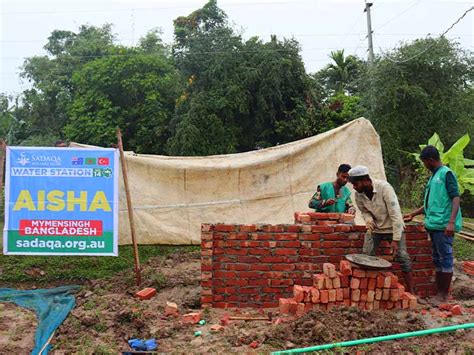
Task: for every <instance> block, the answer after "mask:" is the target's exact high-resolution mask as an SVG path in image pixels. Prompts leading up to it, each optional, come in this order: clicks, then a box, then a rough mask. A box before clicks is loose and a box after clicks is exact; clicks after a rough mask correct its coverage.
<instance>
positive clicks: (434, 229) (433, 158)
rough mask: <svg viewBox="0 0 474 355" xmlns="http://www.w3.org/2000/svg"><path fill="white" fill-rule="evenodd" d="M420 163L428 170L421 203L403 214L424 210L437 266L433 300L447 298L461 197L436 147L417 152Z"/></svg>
mask: <svg viewBox="0 0 474 355" xmlns="http://www.w3.org/2000/svg"><path fill="white" fill-rule="evenodd" d="M420 159H421V161H422V162H423V165H424V166H425V167H426V168H427V169H428V170H430V171H431V177H430V179H429V180H428V184H427V186H426V189H425V198H424V206H423V207H420V208H419V209H417V210H415V211H413V212H411V213H408V214H406V215H405V216H404V219H405V221H411V220H412V219H413V217H414V216H417V215H419V214H423V213H424V214H425V228H426V230H427V231H428V233H429V235H430V238H431V247H432V255H433V263H434V264H435V268H436V289H437V294H436V297H435V299H434V301H435V303H440V302H446V301H447V299H448V294H449V287H450V285H451V279H452V277H453V271H454V257H453V239H454V232H458V231H460V230H461V228H462V216H461V209H460V207H459V205H460V202H461V199H460V195H459V188H458V182H457V178H456V175H455V174H454V172H453V171H452V170H451V169H449V168H448V167H447V166H444V165H443V163H442V162H441V159H440V155H439V152H438V150H437V149H436V148H435V147H433V146H431V145H428V146H426V147H425V148H424V149H423V150H422V151H421V154H420Z"/></svg>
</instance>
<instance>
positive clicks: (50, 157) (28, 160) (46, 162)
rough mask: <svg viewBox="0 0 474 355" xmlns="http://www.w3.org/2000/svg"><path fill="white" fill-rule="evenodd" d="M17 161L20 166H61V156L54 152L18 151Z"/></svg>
mask: <svg viewBox="0 0 474 355" xmlns="http://www.w3.org/2000/svg"><path fill="white" fill-rule="evenodd" d="M17 163H18V164H19V165H21V166H26V165H28V166H61V157H60V156H58V155H54V154H29V155H27V154H26V153H25V152H22V153H20V157H19V158H17Z"/></svg>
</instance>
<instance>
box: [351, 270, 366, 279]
mask: <svg viewBox="0 0 474 355" xmlns="http://www.w3.org/2000/svg"><path fill="white" fill-rule="evenodd" d="M352 276H354V277H358V278H359V279H362V278H364V277H367V274H366V272H365V270H362V269H359V268H354V269H352Z"/></svg>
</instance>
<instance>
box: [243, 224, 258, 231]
mask: <svg viewBox="0 0 474 355" xmlns="http://www.w3.org/2000/svg"><path fill="white" fill-rule="evenodd" d="M240 231H241V232H256V231H257V226H256V225H255V224H244V225H241V226H240Z"/></svg>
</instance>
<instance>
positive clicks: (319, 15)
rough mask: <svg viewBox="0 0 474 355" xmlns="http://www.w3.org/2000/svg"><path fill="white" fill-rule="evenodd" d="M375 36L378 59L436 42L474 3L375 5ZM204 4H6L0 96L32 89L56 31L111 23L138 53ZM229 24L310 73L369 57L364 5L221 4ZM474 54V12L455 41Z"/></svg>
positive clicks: (455, 32)
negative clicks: (343, 57) (279, 47)
mask: <svg viewBox="0 0 474 355" xmlns="http://www.w3.org/2000/svg"><path fill="white" fill-rule="evenodd" d="M373 2H374V5H373V6H372V28H373V31H374V49H375V52H376V53H380V52H381V51H385V50H387V49H390V48H393V47H394V46H396V45H397V44H398V43H399V42H401V41H410V40H413V39H415V38H420V37H425V36H426V35H427V34H431V35H433V36H435V35H438V34H440V33H441V32H443V31H444V30H446V29H447V28H448V27H449V26H450V25H451V24H452V23H453V22H455V21H456V19H457V18H458V17H460V16H461V15H462V14H463V13H464V11H466V10H467V9H469V8H470V7H471V6H472V5H473V4H474V2H473V1H467V0H453V1H448V0H375V1H373ZM205 3H206V1H205V0H189V1H185V0H181V1H180V0H178V1H172V0H81V1H78V0H0V4H1V6H0V12H1V32H0V41H1V46H0V58H1V59H0V60H1V67H0V78H1V79H0V92H5V93H8V94H14V93H19V92H21V91H22V90H24V89H25V88H27V87H29V85H28V83H27V82H24V81H22V80H21V79H20V78H19V75H18V74H19V72H20V67H21V65H22V64H23V61H24V58H25V57H30V56H34V55H44V54H45V51H44V50H43V46H44V45H45V43H46V40H47V37H48V36H49V34H50V33H51V31H53V30H55V29H61V30H70V31H77V29H78V27H79V26H80V25H82V24H90V25H96V26H100V25H103V24H105V23H111V24H112V25H113V30H114V32H115V34H116V37H117V42H118V43H121V44H124V45H133V44H136V43H137V40H138V39H139V38H140V37H141V36H143V35H144V34H145V33H146V32H147V31H149V30H150V29H152V28H155V27H159V28H161V29H162V31H163V39H164V41H165V42H168V43H170V42H171V41H172V39H173V19H175V18H176V17H178V16H182V15H187V14H189V13H190V12H192V11H193V10H195V9H197V8H199V7H201V6H202V5H204V4H205ZM218 5H219V6H220V7H221V8H222V9H224V11H225V12H226V13H227V15H228V17H229V21H230V22H231V23H232V24H233V25H234V26H235V28H236V29H237V30H238V31H239V32H242V33H243V36H244V37H245V38H248V37H251V36H259V37H261V38H263V39H264V40H268V39H269V38H270V35H271V34H277V35H279V36H284V37H292V36H293V37H295V38H296V39H297V40H298V41H299V42H300V44H301V47H302V52H301V54H302V57H303V60H304V62H305V65H306V69H307V71H308V72H314V71H317V70H318V69H320V68H322V67H323V66H324V65H326V64H327V63H328V61H329V60H328V54H329V53H330V52H331V51H332V50H335V49H341V48H344V49H345V52H346V54H357V55H359V56H361V57H366V55H367V39H366V34H367V22H366V16H365V13H364V12H363V10H364V6H365V5H364V1H363V0H293V1H291V0H254V1H251V0H220V1H218ZM447 37H448V38H451V39H456V40H457V41H458V42H459V43H460V44H461V46H462V47H464V48H466V49H469V50H474V11H471V12H470V13H469V14H467V15H466V17H465V18H464V19H463V20H462V21H461V22H460V23H458V24H457V25H456V27H454V28H453V29H452V30H451V31H450V32H449V34H448V36H447Z"/></svg>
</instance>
